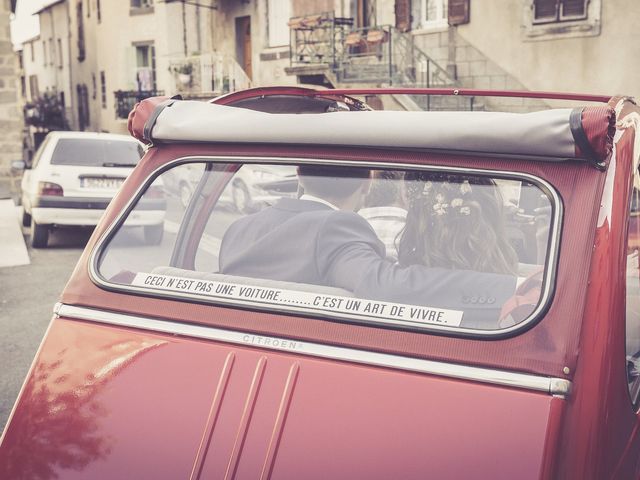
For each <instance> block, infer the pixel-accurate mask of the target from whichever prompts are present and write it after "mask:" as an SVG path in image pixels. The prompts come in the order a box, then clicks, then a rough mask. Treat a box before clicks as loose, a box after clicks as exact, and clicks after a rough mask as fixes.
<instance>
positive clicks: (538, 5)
mask: <svg viewBox="0 0 640 480" xmlns="http://www.w3.org/2000/svg"><path fill="white" fill-rule="evenodd" d="M557 16H558V0H534V2H533V18H534V19H535V20H541V19H548V18H551V19H555V18H557Z"/></svg>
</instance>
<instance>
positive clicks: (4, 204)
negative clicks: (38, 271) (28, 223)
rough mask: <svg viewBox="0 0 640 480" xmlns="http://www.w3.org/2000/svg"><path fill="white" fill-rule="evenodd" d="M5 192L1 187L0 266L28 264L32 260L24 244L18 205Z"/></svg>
mask: <svg viewBox="0 0 640 480" xmlns="http://www.w3.org/2000/svg"><path fill="white" fill-rule="evenodd" d="M5 193H8V192H4V191H3V189H0V268H1V267H14V266H17V265H28V264H29V263H31V260H30V259H29V253H28V252H27V247H26V245H25V244H24V237H23V236H22V227H21V226H20V219H19V217H18V215H17V214H16V206H15V204H14V203H13V200H12V199H11V198H10V196H8V195H5ZM7 197H9V198H7Z"/></svg>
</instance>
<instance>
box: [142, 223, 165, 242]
mask: <svg viewBox="0 0 640 480" xmlns="http://www.w3.org/2000/svg"><path fill="white" fill-rule="evenodd" d="M163 236H164V224H162V223H161V224H159V225H145V226H144V241H145V243H146V244H147V245H160V242H162V237H163Z"/></svg>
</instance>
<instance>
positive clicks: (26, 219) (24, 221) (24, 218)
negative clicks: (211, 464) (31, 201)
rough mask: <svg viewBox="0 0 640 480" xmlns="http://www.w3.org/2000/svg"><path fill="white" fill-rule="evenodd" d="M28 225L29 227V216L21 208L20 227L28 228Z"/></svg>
mask: <svg viewBox="0 0 640 480" xmlns="http://www.w3.org/2000/svg"><path fill="white" fill-rule="evenodd" d="M29 225H31V215H30V214H29V213H27V211H26V210H25V209H24V208H23V209H22V226H23V227H28V226H29Z"/></svg>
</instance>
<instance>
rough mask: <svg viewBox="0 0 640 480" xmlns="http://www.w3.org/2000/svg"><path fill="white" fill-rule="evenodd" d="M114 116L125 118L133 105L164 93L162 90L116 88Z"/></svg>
mask: <svg viewBox="0 0 640 480" xmlns="http://www.w3.org/2000/svg"><path fill="white" fill-rule="evenodd" d="M113 94H114V95H115V99H116V118H127V117H128V116H129V112H130V111H131V110H132V109H133V106H134V105H135V104H136V103H138V102H140V101H142V100H144V99H145V98H149V97H157V96H160V95H164V91H162V90H116V91H115V92H113Z"/></svg>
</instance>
